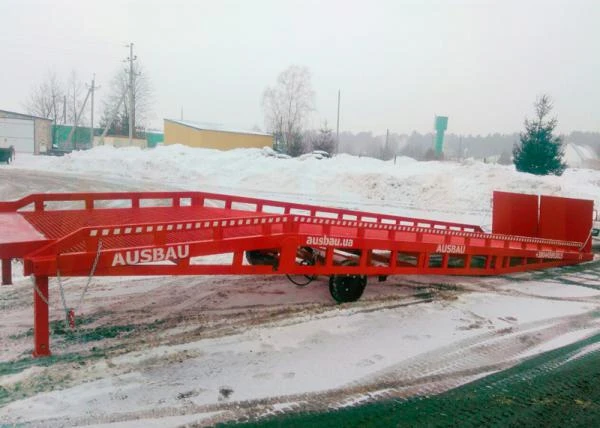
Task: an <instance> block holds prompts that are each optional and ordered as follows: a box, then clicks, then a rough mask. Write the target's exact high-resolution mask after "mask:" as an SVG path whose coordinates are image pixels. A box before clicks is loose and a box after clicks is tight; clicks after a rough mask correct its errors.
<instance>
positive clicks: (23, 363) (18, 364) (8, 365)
mask: <svg viewBox="0 0 600 428" xmlns="http://www.w3.org/2000/svg"><path fill="white" fill-rule="evenodd" d="M104 357H106V350H101V349H98V348H92V351H91V352H90V353H75V352H71V353H67V354H61V355H51V356H50V357H45V358H33V357H25V358H21V359H20V360H15V361H5V362H0V376H6V375H11V374H15V373H20V372H22V371H23V370H25V369H28V368H30V367H48V366H51V365H54V364H57V363H73V362H81V361H87V360H90V359H98V358H104Z"/></svg>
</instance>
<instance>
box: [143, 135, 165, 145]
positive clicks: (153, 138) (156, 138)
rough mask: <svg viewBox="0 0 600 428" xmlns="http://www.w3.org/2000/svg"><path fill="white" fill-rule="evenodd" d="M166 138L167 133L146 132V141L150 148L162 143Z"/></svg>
mask: <svg viewBox="0 0 600 428" xmlns="http://www.w3.org/2000/svg"><path fill="white" fill-rule="evenodd" d="M164 140H165V135H164V134H162V133H159V132H146V141H147V142H148V148H153V147H156V145H157V144H158V143H162V142H163V141H164Z"/></svg>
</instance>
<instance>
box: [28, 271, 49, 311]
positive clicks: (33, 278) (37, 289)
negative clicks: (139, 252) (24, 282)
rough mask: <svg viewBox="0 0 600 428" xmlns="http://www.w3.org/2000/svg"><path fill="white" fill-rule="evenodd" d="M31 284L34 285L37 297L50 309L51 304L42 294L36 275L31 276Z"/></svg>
mask: <svg viewBox="0 0 600 428" xmlns="http://www.w3.org/2000/svg"><path fill="white" fill-rule="evenodd" d="M31 282H32V283H33V288H34V290H35V292H36V293H37V295H38V296H39V297H40V299H42V301H43V302H44V303H45V304H46V305H48V307H50V303H49V302H48V299H46V298H45V297H44V295H43V294H42V292H41V291H40V289H39V288H38V286H37V284H36V283H35V275H31Z"/></svg>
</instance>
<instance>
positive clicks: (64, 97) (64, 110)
mask: <svg viewBox="0 0 600 428" xmlns="http://www.w3.org/2000/svg"><path fill="white" fill-rule="evenodd" d="M66 123H67V96H66V95H64V96H63V124H66Z"/></svg>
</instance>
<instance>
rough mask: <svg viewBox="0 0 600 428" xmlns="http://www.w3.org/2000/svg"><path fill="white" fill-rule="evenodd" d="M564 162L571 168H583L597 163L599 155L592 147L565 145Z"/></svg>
mask: <svg viewBox="0 0 600 428" xmlns="http://www.w3.org/2000/svg"><path fill="white" fill-rule="evenodd" d="M564 160H565V162H566V163H567V165H569V166H570V167H574V168H577V167H582V166H585V165H586V164H587V163H589V162H590V161H597V160H598V155H597V154H596V151H595V150H594V149H593V148H592V147H590V146H582V145H578V144H574V143H569V144H566V145H565V156H564Z"/></svg>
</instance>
